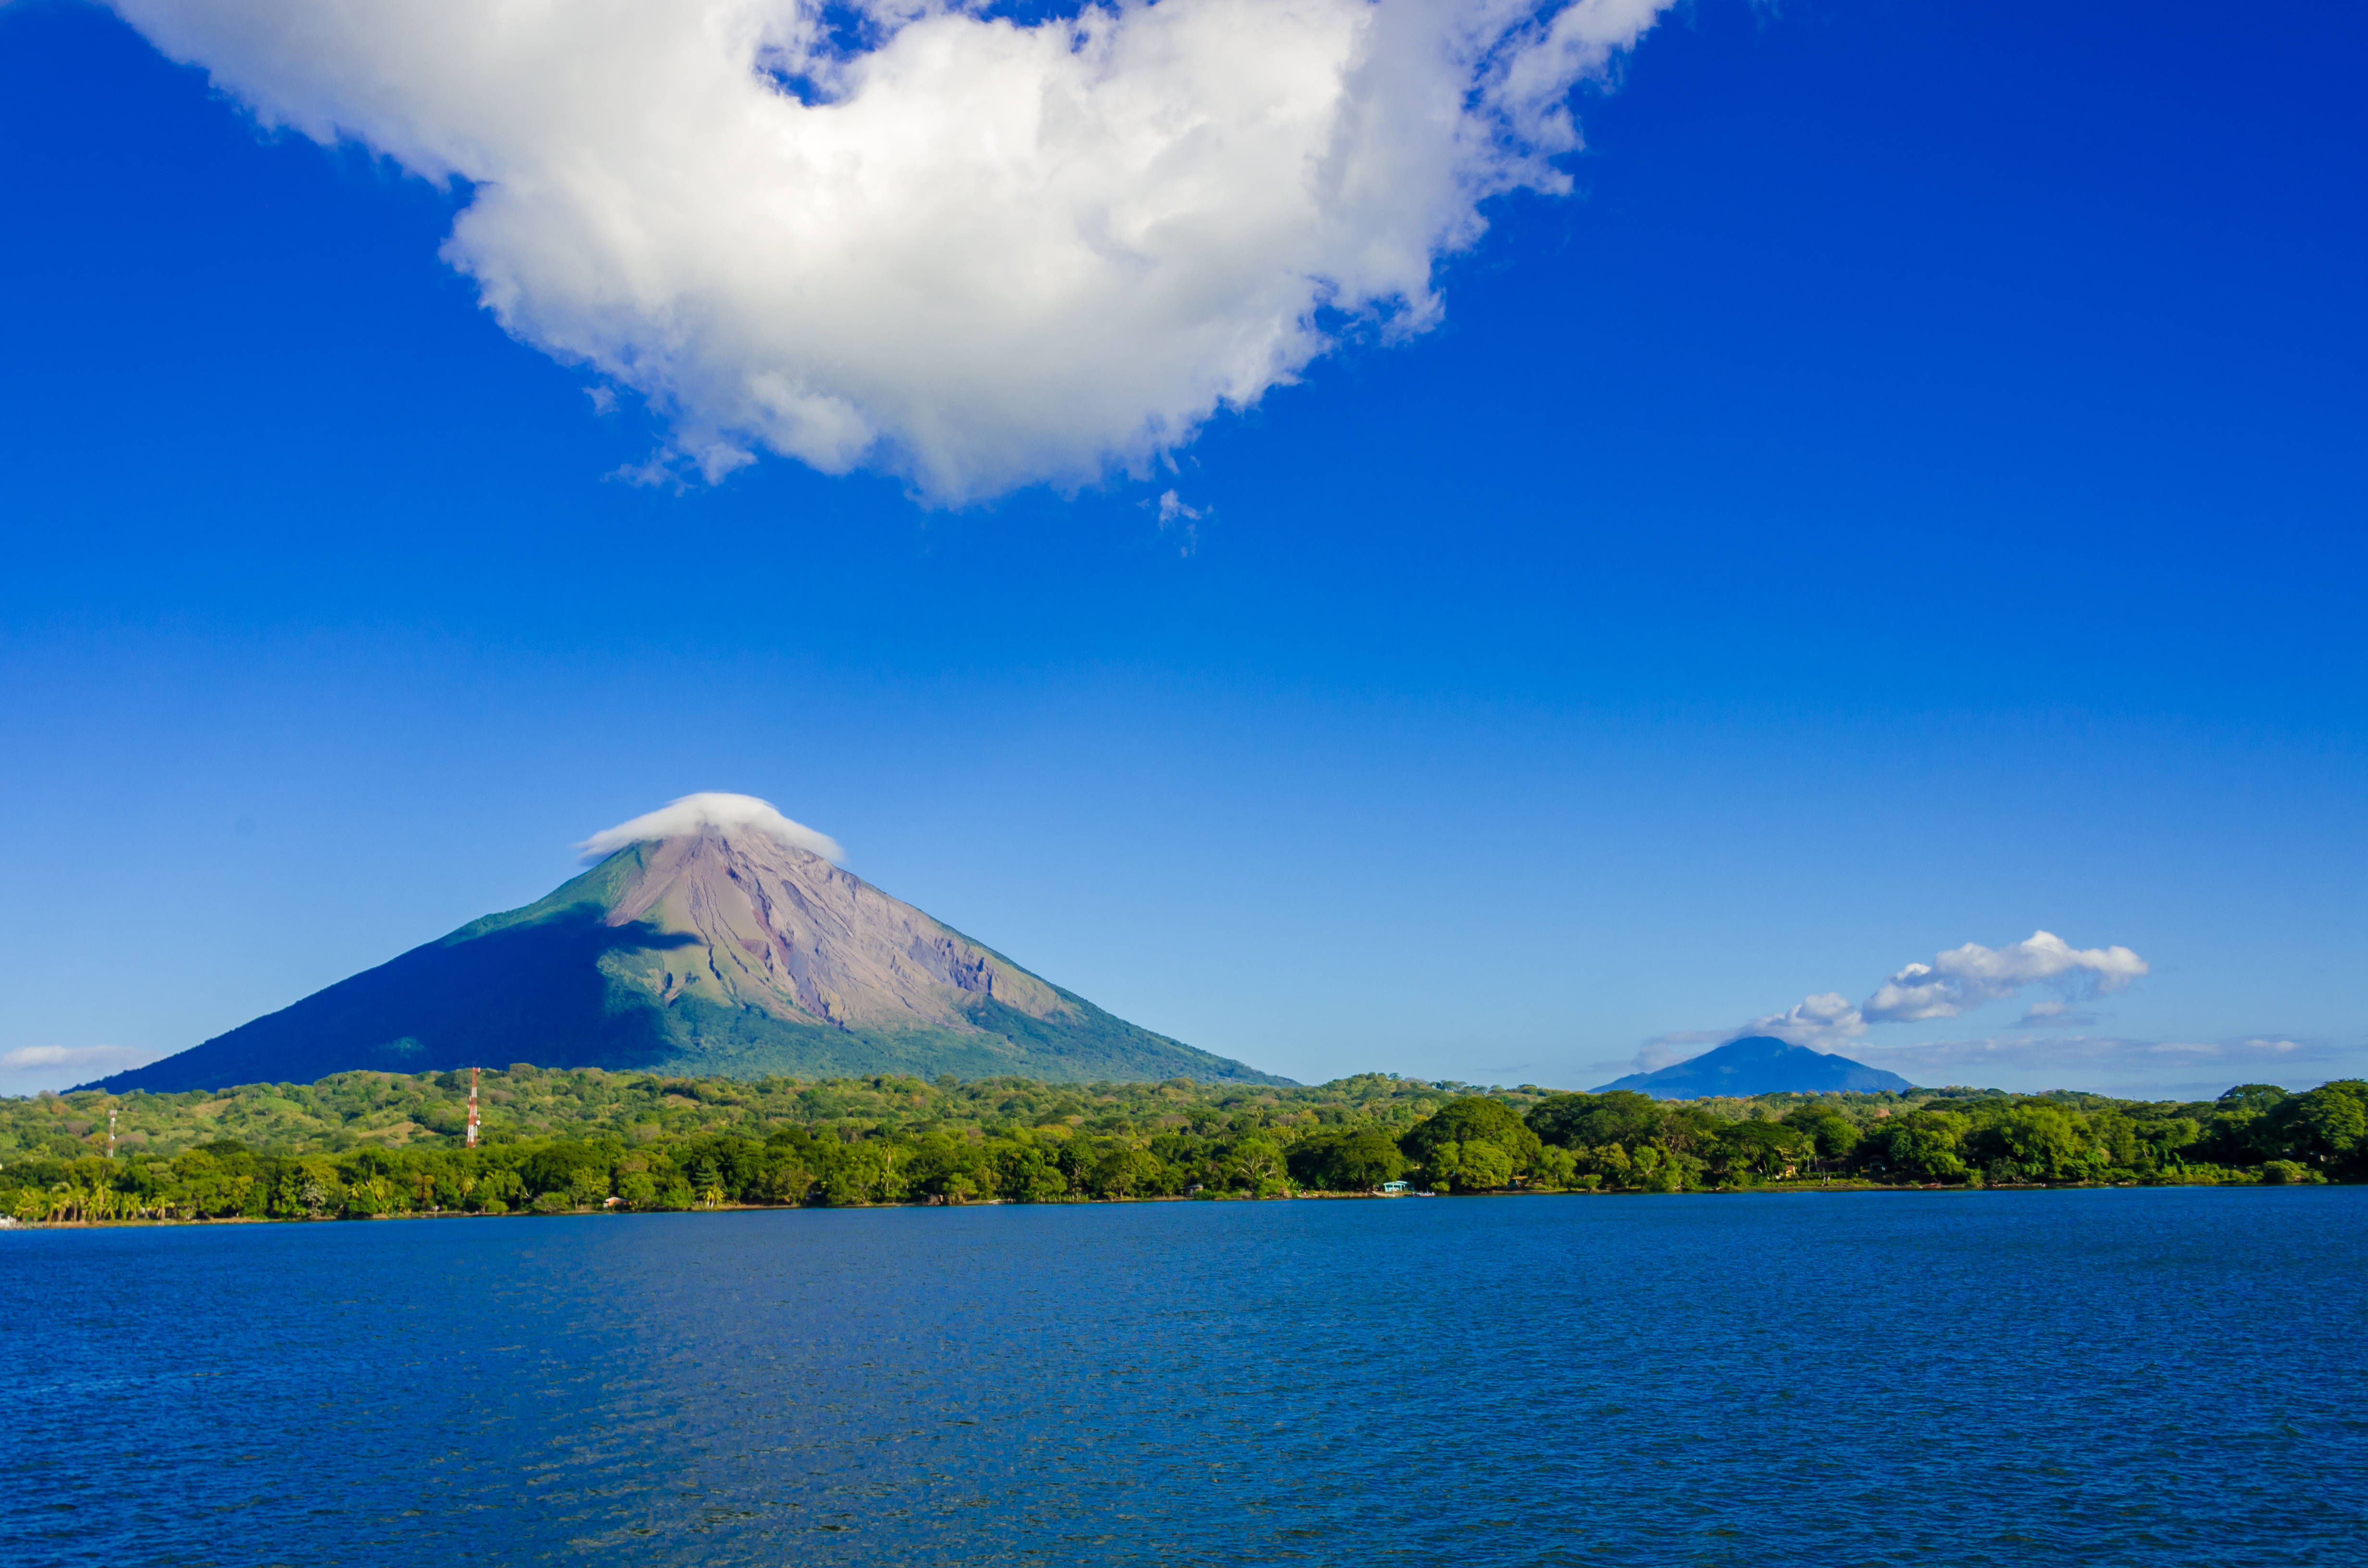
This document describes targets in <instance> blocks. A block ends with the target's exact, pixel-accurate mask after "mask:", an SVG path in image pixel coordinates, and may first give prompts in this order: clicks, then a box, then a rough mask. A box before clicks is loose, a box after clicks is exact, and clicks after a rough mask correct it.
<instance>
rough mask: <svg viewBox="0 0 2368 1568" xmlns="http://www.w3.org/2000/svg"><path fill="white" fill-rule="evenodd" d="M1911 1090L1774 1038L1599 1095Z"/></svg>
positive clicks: (1625, 1081) (1738, 1043) (1895, 1079)
mask: <svg viewBox="0 0 2368 1568" xmlns="http://www.w3.org/2000/svg"><path fill="white" fill-rule="evenodd" d="M1915 1086H1916V1085H1913V1084H1911V1083H1909V1082H1908V1081H1907V1079H1905V1078H1903V1077H1901V1076H1900V1075H1899V1074H1896V1073H1886V1072H1884V1070H1883V1069H1882V1068H1880V1067H1870V1066H1868V1065H1867V1064H1866V1063H1865V1062H1852V1061H1851V1060H1850V1058H1849V1057H1847V1056H1828V1055H1827V1054H1825V1053H1824V1052H1822V1051H1811V1050H1810V1049H1809V1048H1808V1047H1807V1046H1805V1045H1793V1044H1789V1043H1787V1042H1786V1041H1784V1040H1778V1039H1777V1038H1776V1037H1775V1036H1774V1035H1764V1034H1759V1035H1748V1036H1746V1037H1745V1038H1744V1039H1742V1040H1728V1041H1727V1042H1726V1043H1725V1045H1722V1046H1720V1047H1719V1048H1718V1049H1717V1050H1716V1051H1705V1052H1703V1053H1702V1055H1700V1056H1696V1057H1693V1058H1691V1059H1690V1060H1688V1061H1684V1062H1679V1063H1678V1064H1677V1065H1676V1066H1674V1067H1664V1068H1662V1069H1661V1070H1660V1071H1659V1072H1657V1073H1631V1074H1629V1075H1628V1076H1627V1077H1625V1078H1622V1079H1619V1080H1617V1081H1615V1082H1613V1083H1609V1084H1606V1085H1603V1087H1602V1088H1600V1089H1598V1090H1596V1091H1595V1092H1596V1093H1597V1094H1599V1095H1601V1094H1609V1093H1610V1092H1611V1090H1613V1089H1633V1090H1634V1091H1635V1092H1636V1093H1638V1094H1640V1095H1650V1096H1653V1098H1655V1099H1656V1100H1694V1099H1700V1098H1702V1096H1705V1095H1747V1096H1748V1095H1816V1094H1824V1093H1826V1092H1827V1091H1828V1090H1839V1091H1845V1092H1850V1093H1868V1092H1872V1091H1874V1090H1880V1089H1891V1090H1895V1091H1896V1090H1900V1089H1912V1088H1914V1087H1915Z"/></svg>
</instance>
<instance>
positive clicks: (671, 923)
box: [99, 830, 1289, 1093]
mask: <svg viewBox="0 0 2368 1568" xmlns="http://www.w3.org/2000/svg"><path fill="white" fill-rule="evenodd" d="M507 1062H533V1063H535V1064H537V1065H538V1066H543V1067H600V1068H605V1069H609V1070H612V1071H614V1070H623V1069H629V1068H646V1069H656V1070H661V1071H664V1072H666V1073H671V1074H686V1075H715V1076H726V1077H739V1078H748V1077H758V1076H762V1075H765V1074H786V1075H794V1076H800V1077H806V1078H817V1077H852V1076H861V1075H867V1074H882V1073H897V1074H920V1075H923V1076H928V1077H935V1076H937V1075H939V1074H949V1073H950V1074H954V1075H955V1076H957V1077H960V1078H980V1077H989V1076H996V1075H1018V1076H1024V1077H1028V1078H1031V1079H1038V1080H1042V1081H1046V1082H1063V1083H1082V1082H1117V1081H1134V1082H1151V1081H1156V1080H1161V1079H1167V1078H1177V1077H1183V1078H1192V1079H1198V1080H1202V1081H1232V1082H1244V1083H1268V1084H1280V1083H1287V1082H1288V1081H1289V1080H1287V1079H1281V1078H1276V1077H1273V1076H1272V1075H1270V1074H1263V1073H1259V1072H1258V1071H1256V1070H1255V1069H1253V1068H1250V1067H1247V1066H1245V1065H1244V1064H1243V1063H1241V1062H1235V1061H1231V1060H1229V1059H1227V1058H1224V1057H1221V1056H1216V1055H1212V1053H1210V1052H1208V1051H1199V1050H1195V1049H1194V1048H1192V1047H1191V1046H1188V1045H1184V1044H1182V1043H1180V1042H1178V1041H1177V1040H1170V1039H1168V1038H1167V1036H1165V1035H1160V1034H1155V1033H1153V1032H1152V1031H1151V1030H1149V1029H1145V1028H1139V1027H1137V1026H1136V1025H1133V1024H1131V1023H1128V1022H1127V1021H1126V1020H1124V1019H1122V1018H1119V1017H1112V1016H1111V1015H1110V1014H1109V1013H1106V1012H1104V1011H1103V1010H1102V1009H1101V1008H1099V1007H1097V1006H1094V1005H1093V1004H1092V1003H1090V1002H1088V1001H1087V1000H1086V999H1085V998H1083V997H1081V996H1078V995H1077V994H1075V993H1073V992H1070V991H1066V990H1064V989H1062V988H1061V987H1059V986H1056V985H1053V984H1051V983H1049V982H1046V981H1044V980H1043V979H1042V978H1041V977H1039V976H1037V975H1035V974H1032V973H1030V972H1029V971H1026V970H1023V969H1021V968H1020V967H1019V965H1017V964H1015V963H1013V962H1012V961H1011V960H1008V959H1007V958H1004V957H1003V956H1002V955H1001V954H999V953H996V952H995V951H994V950H993V949H987V948H985V947H983V946H981V945H980V944H978V943H975V942H973V941H971V940H970V939H969V938H968V937H963V936H962V934H961V933H959V932H957V931H954V930H952V929H951V927H949V926H944V925H943V924H941V923H939V922H938V921H936V920H933V919H931V918H930V917H929V916H928V915H924V914H922V913H921V912H920V911H918V910H916V909H914V908H913V907H912V906H910V905H908V904H904V903H899V902H898V901H896V900H894V899H892V898H890V897H888V895H886V894H885V893H882V892H880V891H879V890H878V889H876V888H873V887H871V886H870V884H868V883H865V882H863V881H860V879H858V878H855V877H853V876H851V875H849V874H848V872H846V871H843V870H841V869H838V868H837V867H836V866H833V865H831V864H830V863H829V862H828V861H826V860H824V859H822V858H820V857H819V856H815V855H813V854H810V853H808V852H806V851H804V850H802V849H798V848H794V847H791V846H784V845H780V844H777V843H775V842H773V841H771V840H769V839H763V838H761V837H755V836H752V835H741V836H740V837H737V838H734V837H731V836H728V835H723V834H722V833H719V832H715V831H712V830H704V831H702V832H700V834H698V835H694V836H692V837H689V838H687V839H684V840H681V841H675V840H666V841H660V842H655V843H649V844H640V845H635V846H631V847H629V848H626V849H622V850H620V851H619V852H618V853H616V854H615V855H612V856H610V857H609V858H608V859H606V860H604V861H602V862H601V863H600V864H599V865H598V866H596V867H594V868H593V869H590V870H588V871H586V873H584V874H583V875H582V876H579V877H577V878H575V879H574V880H573V881H569V882H567V883H566V884H564V886H562V887H560V888H559V889H557V890H556V891H554V892H552V893H551V894H550V895H549V896H547V897H545V898H543V899H541V900H540V901H539V902H537V903H532V904H529V905H528V906H526V907H525V908H522V909H517V910H512V911H509V912H507V913H506V914H502V915H488V916H486V917H484V919H481V920H477V921H473V922H472V923H471V924H469V925H467V926H462V927H461V929H459V930H457V931H455V932H453V933H452V934H451V935H450V936H448V937H443V938H441V939H440V940H438V941H434V942H430V943H427V945H426V946H423V947H419V948H415V949H412V950H411V951H409V952H407V953H404V954H403V955H402V956H401V957H399V958H396V959H394V960H391V961H389V962H387V963H384V964H381V965H380V966H379V967H378V968H376V969H372V970H369V971H364V972H363V973H360V974H358V975H355V976H353V977H352V978H350V979H348V980H344V981H340V982H338V983H336V984H335V985H331V986H329V987H327V988H326V989H324V990H322V991H319V992H316V993H314V994H313V995H310V996H307V997H305V998H304V999H303V1000H302V1001H301V1002H298V1003H296V1004H295V1005H294V1006H290V1007H287V1008H284V1009H282V1010H281V1011H279V1012H277V1013H272V1014H269V1015H268V1016H266V1017H260V1018H257V1019H256V1020H254V1021H253V1022H251V1023H248V1024H245V1025H242V1026H241V1027H239V1028H235V1029H233V1030H231V1031H230V1032H229V1033H227V1034H224V1035H220V1036H217V1037H216V1038H215V1039H212V1040H208V1041H206V1042H205V1043H204V1044H202V1045H199V1046H197V1047H194V1048H193V1049H191V1050H188V1051H182V1052H181V1053H179V1054H178V1055H176V1056H171V1057H167V1058H165V1060H164V1061H162V1062H153V1063H151V1064H150V1065H148V1066H145V1067H139V1068H133V1069H131V1070H130V1071H128V1072H124V1073H119V1074H115V1075H114V1076H112V1077H109V1078H107V1079H104V1080H102V1081H101V1083H100V1085H99V1086H100V1087H103V1088H106V1089H108V1090H111V1091H115V1092H119V1093H120V1092H128V1091H130V1090H132V1089H146V1090H149V1091H151V1092H154V1093H175V1092H179V1091H182V1090H188V1089H199V1088H208V1089H211V1088H220V1087H223V1086H226V1085H233V1084H253V1083H311V1082H313V1081H314V1080H316V1079H318V1078H321V1077H322V1076H324V1075H325V1074H331V1073H338V1072H348V1071H353V1070H357V1069H374V1070H380V1071H392V1072H404V1073H419V1072H433V1071H442V1070H446V1069H451V1068H465V1067H469V1066H472V1065H479V1066H490V1065H499V1064H505V1063H507Z"/></svg>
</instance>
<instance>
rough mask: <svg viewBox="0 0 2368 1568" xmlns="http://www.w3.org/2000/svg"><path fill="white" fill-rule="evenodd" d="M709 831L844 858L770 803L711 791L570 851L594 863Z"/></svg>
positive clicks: (818, 835) (624, 824)
mask: <svg viewBox="0 0 2368 1568" xmlns="http://www.w3.org/2000/svg"><path fill="white" fill-rule="evenodd" d="M707 827H712V828H717V829H720V830H722V831H723V832H725V833H734V832H740V833H761V834H765V835H768V836H770V837H772V838H774V839H776V840H778V841H780V843H783V844H786V845H789V846H791V847H793V848H798V849H803V850H806V851H808V852H810V853H812V854H815V855H819V856H821V857H822V858H825V860H841V859H844V858H846V856H847V852H846V851H845V850H843V849H841V848H840V847H839V846H838V844H837V840H835V839H833V838H832V837H831V836H830V835H828V834H823V833H816V832H815V831H814V829H813V828H810V827H808V826H806V825H805V824H803V823H794V822H791V820H790V819H789V818H787V817H785V816H783V815H782V814H781V813H780V812H778V811H776V810H775V809H774V808H773V803H772V802H771V801H760V800H758V799H757V797H756V796H754V795H730V794H723V793H721V792H716V791H710V792H708V793H704V794H698V795H685V796H683V797H682V798H681V799H680V800H678V801H673V802H671V803H669V804H667V805H665V806H661V807H660V808H659V809H658V810H656V811H654V812H647V813H645V814H643V815H642V816H637V817H635V818H634V819H633V820H632V821H631V822H622V823H619V824H617V825H616V826H614V827H611V828H605V829H603V830H602V831H600V832H598V833H596V834H594V835H592V836H591V837H589V838H587V839H586V840H585V841H584V842H583V843H581V844H579V845H577V846H575V848H576V852H577V853H578V854H580V855H582V856H583V857H584V858H586V859H587V860H592V859H598V858H601V857H602V856H607V855H614V854H615V853H616V852H617V851H618V850H620V849H622V848H624V847H625V846H628V845H632V844H647V843H649V842H651V841H652V840H655V839H660V838H679V837H681V836H683V835H686V834H692V833H697V832H698V831H700V829H701V828H707Z"/></svg>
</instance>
